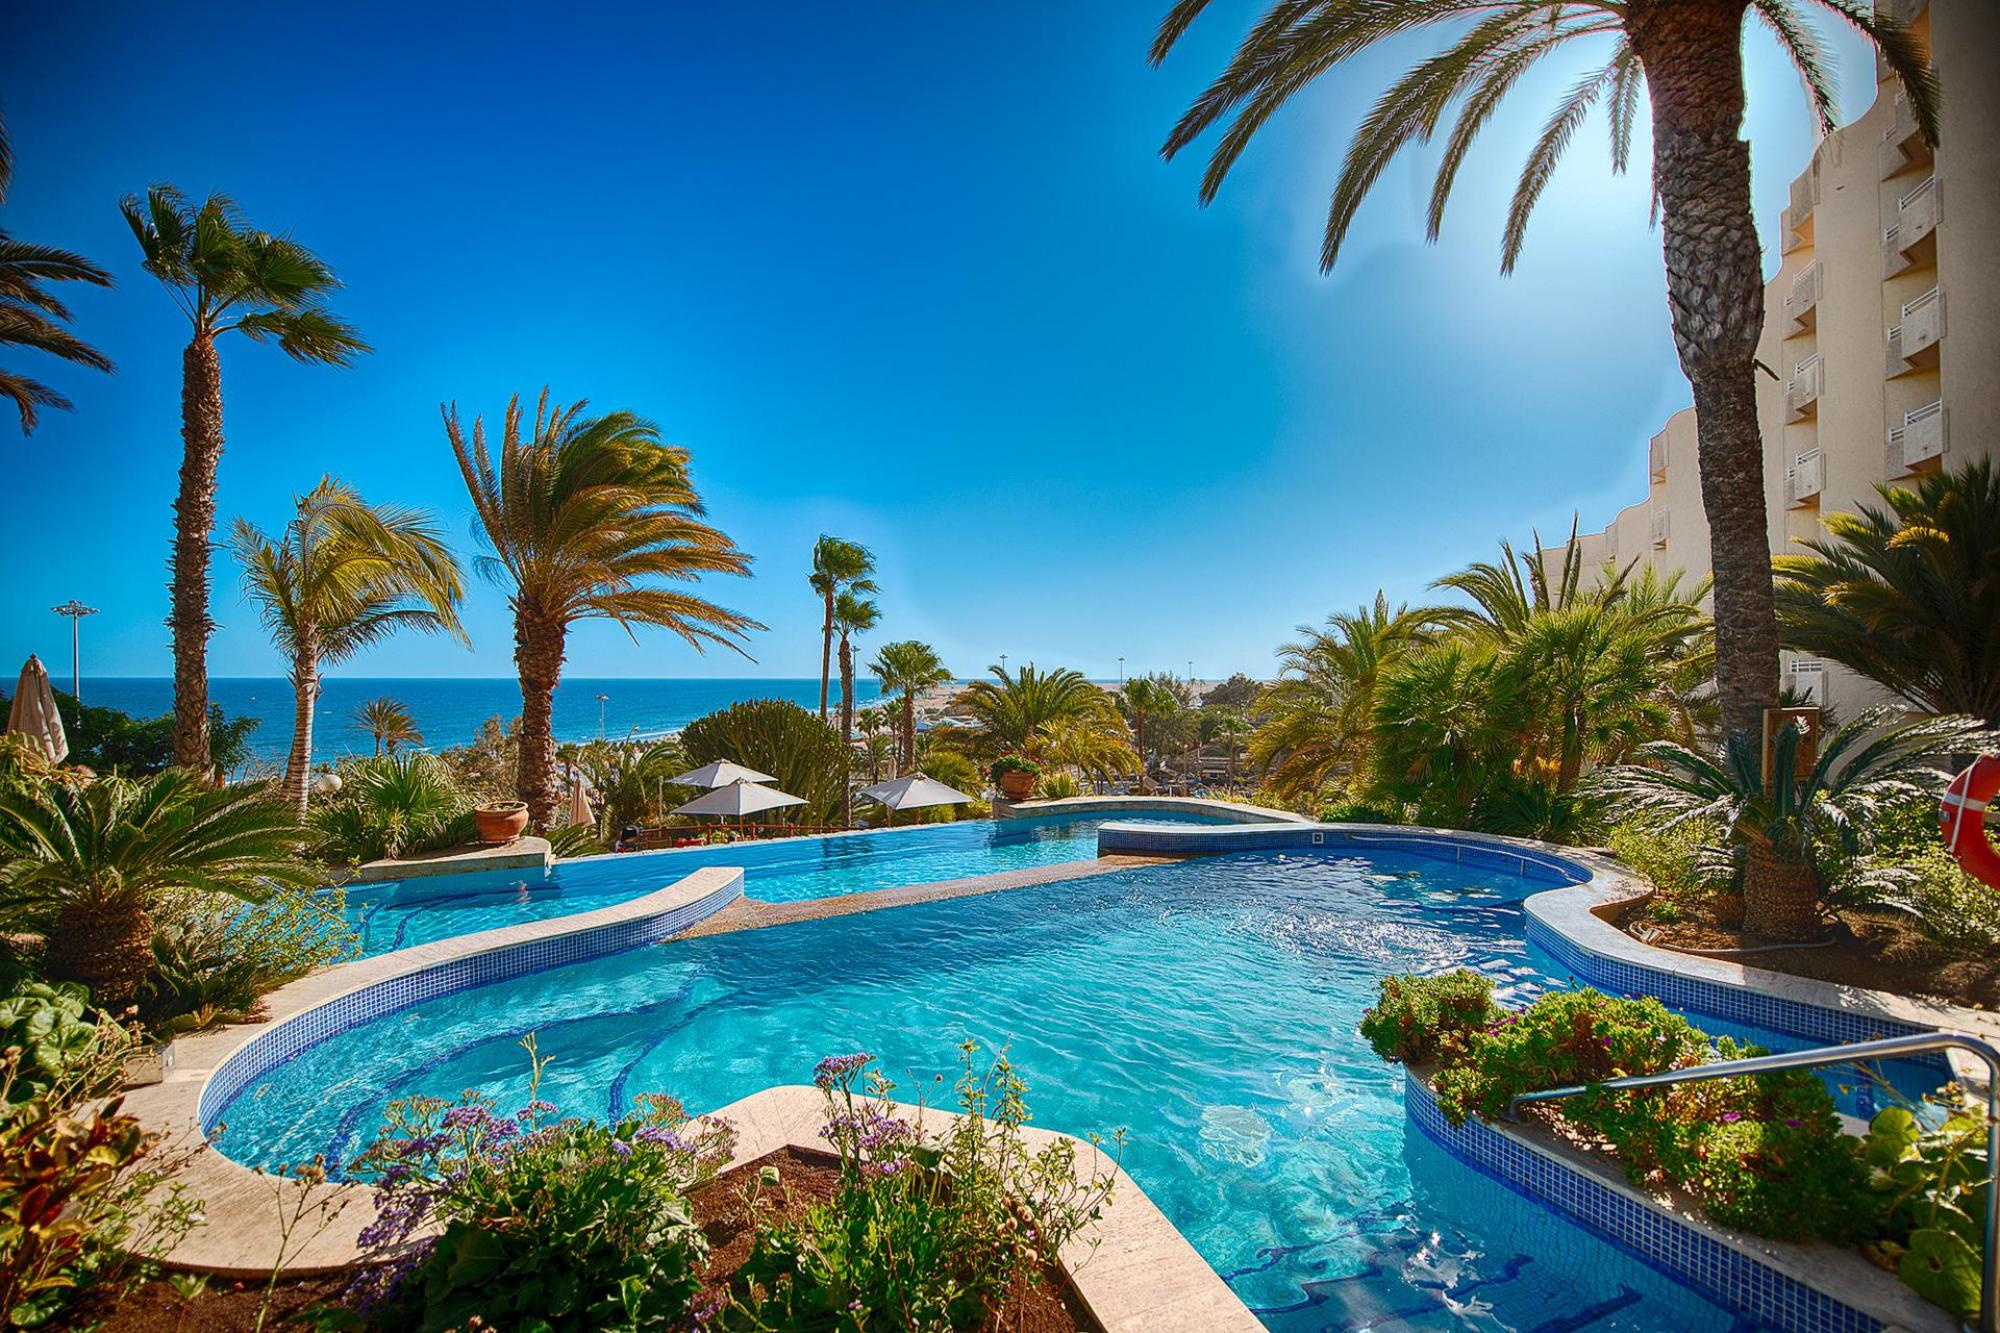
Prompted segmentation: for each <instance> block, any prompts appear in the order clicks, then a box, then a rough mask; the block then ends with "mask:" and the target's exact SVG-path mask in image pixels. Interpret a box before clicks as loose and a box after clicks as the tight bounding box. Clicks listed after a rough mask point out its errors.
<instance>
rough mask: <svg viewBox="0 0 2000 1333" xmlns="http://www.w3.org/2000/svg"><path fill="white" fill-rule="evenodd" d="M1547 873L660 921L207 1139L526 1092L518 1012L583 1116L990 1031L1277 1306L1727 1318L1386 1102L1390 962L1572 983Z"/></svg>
mask: <svg viewBox="0 0 2000 1333" xmlns="http://www.w3.org/2000/svg"><path fill="white" fill-rule="evenodd" d="M1539 887H1543V886H1541V885H1538V884H1535V883H1531V882H1529V881H1526V880H1523V879H1520V878H1517V877H1515V876H1512V875H1508V874H1505V873H1503V872H1499V871H1493V870H1487V869H1481V868H1474V867H1469V866H1459V865H1456V864H1452V863H1449V862H1445V861H1441V860H1436V859H1430V858H1426V857H1420V856H1418V855H1415V854H1411V853H1404V852H1396V851H1388V850H1375V851H1371V852H1370V854H1369V855H1368V856H1367V857H1365V858H1364V857H1357V856H1337V857H1336V856H1321V855H1297V854H1293V855H1281V854H1246V855H1238V856H1231V857H1225V858H1214V859H1209V860H1199V861H1189V862H1182V863H1175V864H1168V865H1162V866H1156V867H1149V868H1145V869H1140V870H1133V871H1124V872H1118V873H1114V874H1109V875H1104V876H1099V877H1095V878H1090V879H1083V880H1075V881H1069V882H1063V883H1057V884H1051V885H1045V886H1039V887H1033V888H1025V889H1018V890H1013V891H1009V892H1005V893H999V894H994V895H990V896H981V897H979V898H975V899H959V900H954V901H945V902H935V903H924V904H917V905H912V906H908V907H901V908H895V909H890V910H885V911H880V912H873V913H865V914H860V915H853V916H846V917H834V918H827V919H821V920H816V921H810V922H804V923H799V924H796V925H790V926H781V927H775V928H770V929H765V930H760V931H751V932H746V933H740V934H734V935H727V936H717V937H710V938H706V939H699V940H688V941H680V942H671V943H668V944H664V945H659V946H655V947H651V948H645V949H639V950H635V951H633V952H630V953H626V954H621V955H617V956H614V957H610V958H604V959H598V960H594V961H592V962H589V963H583V964H577V965H574V966H571V967H566V968H560V969H555V970H551V971H548V972H544V973H540V974H537V975H533V976H528V977H523V978H517V979H515V980H511V981H507V982H502V983H497V984H495V985H491V986H487V987H482V988H480V989H478V990H474V991H469V992H464V993H461V994H458V995H455V996H449V997H445V998H442V999H439V1000H436V1001H432V1002H428V1003H425V1004H423V1005H420V1006H418V1007H417V1008H415V1009H413V1010H408V1011H404V1012H401V1013H397V1014H393V1015H390V1016H388V1017H385V1018H383V1019H380V1020H377V1021H375V1022H372V1023H369V1024H366V1025H363V1026H362V1027H359V1028H356V1029H353V1030H350V1031H348V1032H346V1033H344V1034H341V1035H339V1036H337V1037H335V1038H333V1039H331V1040H329V1041H327V1042H326V1043H324V1044H322V1045H320V1046H318V1047H315V1048H313V1049H311V1050H308V1051H307V1052H305V1053H303V1054H302V1055H300V1056H299V1057H297V1058H296V1059H294V1060H292V1061H291V1062H289V1063H287V1064H285V1065H283V1066H281V1067H279V1068H278V1069H276V1070H273V1071H271V1072H270V1073H268V1074H267V1075H265V1076H264V1077H263V1078H261V1079H259V1080H257V1081H256V1082H253V1083H252V1084H250V1085H249V1086H248V1087H247V1088H246V1089H244V1091H243V1092H242V1093H241V1094H239V1096H238V1097H237V1098H236V1099H235V1100H233V1101H232V1102H231V1104H230V1105H229V1106H228V1107H227V1108H225V1110H224V1112H223V1115H222V1117H221V1118H222V1119H223V1120H224V1121H225V1122H226V1126H227V1128H226V1130H225V1131H224V1133H223V1135H222V1137H221V1140H220V1146H221V1148H222V1150H223V1151H224V1152H226V1153H228V1154H229V1155H230V1156H232V1157H235V1158H237V1159H238V1160H240V1161H244V1162H248V1163H251V1164H257V1165H266V1166H269V1165H276V1164H281V1163H288V1162H297V1161H303V1160H305V1159H307V1158H309V1157H311V1156H312V1155H313V1154H315V1153H325V1154H327V1155H328V1157H329V1158H330V1159H331V1160H336V1161H346V1160H351V1159H352V1158H353V1157H354V1156H355V1155H356V1154H357V1153H359V1152H360V1151H361V1149H362V1148H363V1147H365V1146H366V1144H367V1142H368V1141H369V1140H370V1138H371V1137H372V1136H373V1134H374V1132H375V1130H376V1127H377V1126H379V1125H380V1123H381V1119H382V1111H383V1107H384V1105H385V1103H386V1102H387V1101H388V1100H389V1099H391V1098H394V1097H400V1096H407V1095H410V1094H412V1093H428V1094H435V1095H441V1096H455V1095H456V1094H457V1093H458V1092H459V1091H460V1090H461V1089H478V1090H480V1091H482V1092H485V1093H487V1094H488V1095H490V1096H492V1097H494V1098H495V1099H496V1100H498V1101H500V1102H501V1103H502V1104H503V1105H508V1106H512V1105H516V1104H518V1103H519V1102H520V1101H521V1100H522V1099H523V1098H524V1097H525V1095H526V1093H525V1084H526V1079H525V1073H526V1057H525V1054H524V1052H523V1051H522V1050H521V1049H520V1047H519V1045H518V1042H519V1040H520V1038H521V1037H522V1036H523V1035H524V1034H526V1033H529V1032H534V1033H536V1034H538V1042H539V1045H540V1049H541V1050H542V1052H543V1053H544V1054H548V1055H553V1056H554V1063H553V1064H552V1065H550V1067H549V1069H548V1073H547V1077H546V1080H545V1082H544V1084H543V1087H542V1095H543V1096H544V1097H545V1098H547V1099H548V1100H550V1101H552V1102H554V1103H556V1104H557V1105H558V1106H560V1107H561V1108H562V1109H563V1111H564V1112H565V1113H568V1114H577V1115H585V1116H593V1117H608V1116H613V1115H616V1114H618V1113H619V1112H620V1111H621V1110H623V1109H625V1108H628V1107H629V1106H630V1105H631V1102H632V1098H633V1096H634V1095H635V1094H636V1093H639V1092H642V1091H665V1092H672V1093H675V1094H677V1095H679V1096H680V1097H682V1098H683V1099H684V1100H685V1101H687V1103H688V1104H689V1105H690V1107H692V1108H693V1109H695V1110H698V1111H699V1110H712V1109H714V1108H716V1107H719V1106H721V1105H723V1104H725V1103H727V1102H730V1101H733V1100H735V1099H737V1098H739V1097H743V1096H746V1095H748V1094H749V1093H752V1092H755V1091H758V1090H759V1089H762V1088H765V1087H768V1086H771V1085H773V1084H779V1083H804V1082H807V1081H808V1080H809V1078H810V1074H811V1070H812V1067H813V1065H814V1063H815V1062H816V1061H817V1060H818V1059H819V1058H820V1057H822V1056H824V1055H828V1054H834V1053H841V1052H847V1051H855V1050H865V1051H870V1052H873V1053H874V1054H875V1055H876V1056H877V1058H878V1060H879V1061H880V1063H881V1065H882V1066H883V1067H884V1068H885V1069H886V1070H888V1071H889V1072H890V1073H891V1074H892V1075H893V1076H894V1077H895V1078H896V1080H897V1081H898V1083H899V1084H900V1095H902V1096H904V1097H905V1098H908V1099H915V1098H919V1097H921V1098H924V1099H926V1100H928V1101H930V1102H931V1103H932V1104H943V1103H944V1102H945V1101H946V1100H947V1097H946V1095H945V1094H946V1091H947V1087H948V1080H949V1077H950V1074H951V1072H952V1070H953V1068H954V1062H955V1060H956V1058H957V1051H956V1049H955V1048H956V1044H957V1043H958V1042H959V1041H961V1040H963V1039H966V1038H970V1039H973V1040H975V1041H978V1042H980V1043H981V1044H982V1045H984V1046H986V1047H987V1048H989V1049H994V1048H1000V1047H1005V1048H1007V1049H1008V1050H1009V1052H1010V1054H1011V1058H1012V1059H1013V1061H1014V1063H1015V1065H1016V1066H1017V1068H1018V1069H1019V1070H1020V1071H1021V1072H1022V1074H1023V1075H1024V1076H1025V1078H1026V1079H1027V1081H1028V1083H1029V1087H1030V1094H1029V1100H1030V1103H1031V1105H1032V1106H1033V1108H1034V1110H1035V1119H1036V1123H1037V1124H1040V1125H1044V1126H1047V1127H1051V1128H1055V1129H1060V1130H1065V1131H1068V1132H1071V1133H1077V1134H1083V1133H1088V1132H1093V1131H1095V1132H1101V1133H1109V1132H1111V1131H1114V1130H1117V1129H1121V1128H1123V1129H1125V1130H1127V1131H1128V1135H1129V1137H1128V1141H1127V1146H1126V1148H1125V1151H1124V1159H1123V1160H1124V1165H1125V1167H1126V1169H1127V1170H1129V1171H1130V1172H1131V1174H1132V1176H1133V1177H1134V1179H1136V1180H1137V1181H1138V1183H1139V1184H1140V1186H1141V1187H1142V1188H1144V1189H1145V1191H1146V1193H1147V1194H1148V1196H1149V1197H1150V1198H1151V1199H1152V1200H1153V1201H1154V1202H1155V1203H1156V1204H1158V1205H1159V1206H1160V1207H1161V1208H1162V1209H1163V1210H1164V1211H1165V1213H1166V1214H1167V1216H1168V1217H1169V1218H1170V1219H1171V1220H1172V1221H1173V1222H1174V1224H1175V1225H1176V1226H1178V1227H1179V1228H1180V1229H1181V1231H1182V1232H1183V1233H1184V1234H1185V1235H1186V1236H1187V1237H1188V1239H1189V1240H1190V1241H1191V1242H1192V1243H1193V1245H1194V1246H1195V1248H1196V1249H1197V1250H1199V1251H1200V1253H1201V1254H1202V1256H1203V1257H1204V1258H1205V1259H1207V1260H1208V1261H1209V1262H1210V1263H1211V1264H1212V1265H1213V1266H1214V1267H1215V1268H1216V1270H1217V1271H1218V1272H1220V1273H1222V1274H1223V1275H1224V1276H1225V1277H1226V1278H1227V1280H1228V1281H1229V1282H1230V1283H1231V1284H1232V1286H1233V1287H1234V1288H1235V1289H1236V1291H1237V1292H1238V1293H1239V1294H1240V1295H1241V1296H1242V1298H1243V1299H1244V1300H1245V1301H1246V1302H1247V1303H1248V1304H1249V1305H1250V1306H1251V1307H1252V1308H1253V1309H1255V1310H1256V1311H1257V1312H1258V1313H1259V1315H1260V1316H1261V1317H1262V1318H1263V1320H1264V1322H1265V1323H1266V1324H1267V1326H1269V1327H1270V1328H1273V1329H1276V1330H1282V1331H1283V1333H1303V1331H1304V1330H1308V1329H1311V1330H1318V1329H1330V1328H1350V1327H1391V1326H1393V1327H1398V1328H1404V1327H1407V1328H1418V1329H1427V1328H1477V1329H1496V1330H1497V1329H1521V1330H1525V1329H1583V1328H1591V1329H1627V1330H1657V1329H1662V1328H1674V1329H1677V1330H1700V1329H1729V1328H1732V1327H1734V1326H1735V1325H1734V1322H1733V1320H1732V1317H1731V1316H1730V1315H1728V1314H1726V1313H1725V1312H1723V1311H1722V1310H1720V1309H1719V1308H1717V1307H1715V1306H1713V1305H1710V1304H1708V1303H1707V1302H1705V1301H1703V1300H1701V1299H1700V1298H1698V1297H1696V1296H1694V1295H1692V1294H1690V1293H1688V1292H1685V1291H1683V1290H1680V1289H1679V1288H1677V1287H1675V1286H1674V1285H1673V1284H1672V1283H1670V1282H1668V1281H1666V1280H1665V1279H1663V1278H1661V1277H1660V1276H1659V1275H1658V1274H1657V1273H1655V1272H1654V1271H1653V1270H1651V1269H1649V1268H1647V1267H1646V1266H1645V1265H1643V1264H1642V1263H1640V1262H1639V1261H1637V1260H1636V1259H1633V1258H1631V1257H1630V1256H1628V1255H1627V1254H1626V1253H1625V1252H1623V1251H1621V1250H1618V1249H1616V1248H1614V1247H1612V1246H1609V1245H1607V1244H1605V1243H1603V1242H1600V1241H1598V1240H1596V1239H1594V1238H1593V1237H1591V1236H1590V1235H1588V1234H1587V1233H1585V1232H1582V1231H1580V1230H1577V1229H1576V1228H1573V1227H1570V1226H1567V1225H1565V1224H1563V1223H1561V1222H1559V1221H1558V1220H1557V1219H1556V1218H1555V1217H1554V1215H1553V1214H1550V1213H1547V1212H1546V1211H1544V1210H1543V1209H1541V1208H1539V1207H1538V1206H1535V1205H1532V1204H1529V1203H1527V1202H1525V1201H1523V1200H1522V1199H1520V1198H1519V1197H1518V1196H1515V1195H1513V1194H1512V1193H1510V1192H1509V1191H1508V1190H1507V1189H1506V1188H1505V1187H1504V1186H1501V1185H1499V1184H1497V1183H1495V1182H1492V1181H1490V1180H1488V1179H1487V1178H1485V1177H1483V1176H1480V1175H1478V1174H1477V1173H1476V1172H1472V1171H1471V1170H1470V1169H1469V1168H1466V1167H1464V1166H1462V1165H1460V1164H1458V1163H1457V1162H1455V1161H1454V1160H1453V1159H1450V1158H1449V1157H1447V1156H1445V1155H1444V1154H1443V1153H1442V1152H1441V1151H1440V1150H1438V1149H1436V1148H1435V1147H1434V1146H1433V1145H1431V1144H1430V1143H1429V1142H1428V1140H1426V1139H1424V1137H1423V1135H1422V1133H1421V1132H1420V1131H1416V1130H1406V1121H1405V1118H1404V1114H1403V1109H1402V1085H1401V1073H1400V1071H1399V1070H1398V1069H1397V1068H1395V1067H1393V1066H1391V1065H1388V1064H1385V1063H1383V1062H1382V1061H1380V1060H1378V1059H1376V1057H1375V1056H1374V1054H1373V1053H1372V1052H1371V1051H1370V1050H1369V1049H1368V1047H1367V1046H1366V1045H1365V1043H1363V1042H1362V1041H1361V1039H1360V1037H1359V1036H1358V1035H1357V1034H1356V1031H1355V1025H1356V1023H1357V1021H1358V1020H1359V1018H1360V1016H1361V1012H1362V1010H1363V1009H1364V1008H1365V1007H1366V1006H1367V1005H1368V1004H1369V1002H1370V1001H1371V1000H1372V999H1373V998H1374V994H1375V984H1376V981H1377V979H1378V978H1380V977H1382V976H1384V975H1386V974H1388V973H1391V972H1400V971H1406V970H1421V971H1435V970H1439V969H1444V968H1450V967H1457V966H1466V967H1474V968H1478V969H1479V970H1481V971H1482V972H1484V973H1486V974H1487V975H1489V976H1491V977H1492V978H1493V979H1494V980H1495V982H1496V983H1497V985H1498V987H1499V989H1500V991H1501V994H1502V996H1503V997H1504V998H1506V999H1508V1000H1511V1001H1516V1002H1520V1001H1525V1000H1527V999H1530V998H1532V997H1533V996H1534V995H1536V994H1538V993H1540V991H1541V990H1543V989H1544V988H1546V987H1549V986H1551V985H1559V984H1563V983H1564V982H1565V980H1566V978H1565V977H1564V976H1563V974H1562V973H1561V972H1560V970H1559V969H1558V968H1557V966H1556V965H1555V964H1554V963H1553V962H1552V961H1551V960H1550V959H1548V958H1547V957H1545V956H1543V955H1540V954H1539V953H1538V952H1537V951H1534V950H1533V949H1531V948H1530V946H1528V945H1527V944H1526V942H1525V940H1524V938H1523V931H1522V922H1523V917H1522V912H1521V907H1520V903H1521V900H1522V899H1523V898H1524V897H1525V896H1527V894H1529V893H1531V892H1533V891H1535V890H1536V889H1537V888H1539ZM1791 1044H1792V1045H1797V1044H1798V1043H1791ZM941 1078H942V1079H945V1080H947V1083H946V1084H944V1085H941V1084H940V1083H939V1082H938V1081H937V1080H939V1079H941Z"/></svg>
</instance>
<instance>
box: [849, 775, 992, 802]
mask: <svg viewBox="0 0 2000 1333" xmlns="http://www.w3.org/2000/svg"><path fill="white" fill-rule="evenodd" d="M861 794H862V795H863V796H866V797H867V798H868V799H869V800H871V801H880V802H881V803H882V804H883V805H886V806H888V807H889V808H890V809H891V810H917V809H921V808H922V807H924V806H927V805H964V804H965V803H966V802H967V801H969V800H971V799H972V798H971V797H970V796H967V795H966V794H965V793H964V792H962V791H959V790H957V789H956V788H953V787H947V786H945V785H944V784H943V783H942V782H939V781H938V780H937V779H936V778H932V777H926V776H924V775H923V774H922V773H911V774H908V775H907V776H905V777H900V778H891V779H890V780H889V781H887V782H878V783H876V784H875V785H874V786H872V787H864V788H862V789H861Z"/></svg>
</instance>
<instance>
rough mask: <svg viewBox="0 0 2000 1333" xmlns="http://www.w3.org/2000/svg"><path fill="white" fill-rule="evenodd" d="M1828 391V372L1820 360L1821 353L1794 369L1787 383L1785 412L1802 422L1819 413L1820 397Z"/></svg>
mask: <svg viewBox="0 0 2000 1333" xmlns="http://www.w3.org/2000/svg"><path fill="white" fill-rule="evenodd" d="M1825 389H1826V372H1825V369H1824V367H1823V365H1822V363H1821V361H1820V359H1819V353H1817V352H1814V353H1813V354H1812V355H1811V356H1809V357H1807V358H1805V359H1804V360H1803V361H1801V362H1799V363H1798V365H1796V366H1794V367H1792V377H1791V378H1790V379H1788V380H1786V381H1785V410H1786V411H1787V412H1789V413H1790V414H1791V419H1792V420H1794V421H1802V420H1804V419H1805V418H1806V417H1809V416H1812V415H1814V414H1815V413H1817V412H1818V411H1819V407H1818V404H1819V396H1820V394H1821V393H1822V392H1824V391H1825Z"/></svg>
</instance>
